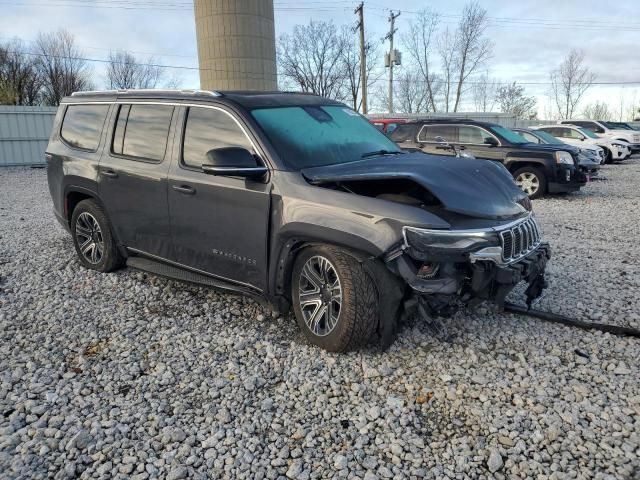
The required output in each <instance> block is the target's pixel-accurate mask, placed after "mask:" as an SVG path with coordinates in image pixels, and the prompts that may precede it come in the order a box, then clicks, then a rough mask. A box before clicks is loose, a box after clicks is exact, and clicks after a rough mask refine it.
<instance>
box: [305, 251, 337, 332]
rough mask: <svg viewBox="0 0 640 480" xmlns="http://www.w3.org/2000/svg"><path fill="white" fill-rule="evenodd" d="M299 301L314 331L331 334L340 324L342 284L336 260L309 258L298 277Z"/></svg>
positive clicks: (319, 257)
mask: <svg viewBox="0 0 640 480" xmlns="http://www.w3.org/2000/svg"><path fill="white" fill-rule="evenodd" d="M298 302H299V303H300V310H301V311H302V316H303V319H304V322H305V323H306V325H307V327H308V328H309V330H311V332H312V333H313V334H314V335H317V336H319V337H324V336H326V335H329V334H330V333H331V332H332V331H333V330H334V329H335V327H336V325H337V324H338V319H339V318H340V310H341V308H342V286H341V285H340V279H339V278H338V274H337V272H336V269H335V267H334V266H333V264H332V263H331V262H330V261H329V260H328V259H326V258H325V257H322V256H314V257H311V258H309V260H307V262H306V263H305V264H304V267H303V268H302V271H301V272H300V278H299V294H298Z"/></svg>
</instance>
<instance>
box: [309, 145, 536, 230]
mask: <svg viewBox="0 0 640 480" xmlns="http://www.w3.org/2000/svg"><path fill="white" fill-rule="evenodd" d="M302 174H303V175H304V177H305V178H306V179H307V180H308V181H309V182H311V183H313V184H322V183H327V182H347V181H367V180H383V179H385V178H388V179H407V180H412V181H414V182H415V183H417V184H419V185H421V186H423V187H424V188H426V189H427V190H428V191H429V192H431V194H432V195H434V196H435V197H436V198H438V200H440V202H441V203H442V204H443V205H444V207H445V208H446V209H447V210H449V211H451V212H455V213H459V214H462V215H468V216H471V217H478V218H491V219H499V218H506V217H513V216H516V215H521V214H522V213H524V212H525V209H524V207H522V206H520V205H519V204H518V203H517V201H518V200H521V199H523V198H524V197H525V196H526V195H525V193H524V192H522V190H520V188H518V186H517V185H516V184H515V182H514V181H513V177H512V176H511V174H510V173H509V172H508V171H507V169H506V168H504V166H503V165H502V164H499V163H497V162H493V161H491V160H477V159H470V158H457V157H449V156H440V155H427V154H424V153H421V152H412V153H405V154H400V155H393V156H392V155H385V156H378V157H371V158H367V159H364V160H359V161H356V162H351V163H341V164H337V165H327V166H323V167H312V168H305V169H303V170H302Z"/></svg>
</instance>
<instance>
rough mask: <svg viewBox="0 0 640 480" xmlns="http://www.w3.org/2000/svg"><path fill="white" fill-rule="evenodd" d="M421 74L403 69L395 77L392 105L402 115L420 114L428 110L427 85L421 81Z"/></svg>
mask: <svg viewBox="0 0 640 480" xmlns="http://www.w3.org/2000/svg"><path fill="white" fill-rule="evenodd" d="M421 80H422V72H417V71H412V70H409V69H404V70H402V72H401V73H400V74H399V75H398V76H397V77H396V82H395V83H396V84H395V88H394V90H393V96H394V103H395V104H396V105H397V107H398V110H399V111H401V112H403V113H420V112H425V111H428V109H429V108H430V102H431V100H430V98H429V92H428V87H427V85H426V84H425V83H424V82H422V81H421Z"/></svg>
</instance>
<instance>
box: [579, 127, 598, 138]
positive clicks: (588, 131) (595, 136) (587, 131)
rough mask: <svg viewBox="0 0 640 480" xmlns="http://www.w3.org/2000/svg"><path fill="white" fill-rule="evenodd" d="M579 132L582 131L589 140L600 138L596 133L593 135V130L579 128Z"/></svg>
mask: <svg viewBox="0 0 640 480" xmlns="http://www.w3.org/2000/svg"><path fill="white" fill-rule="evenodd" d="M578 130H580V131H581V132H582V133H584V134H585V135H586V136H587V137H589V138H600V137H599V136H598V135H596V134H595V133H593V132H592V131H591V130H589V129H588V128H578Z"/></svg>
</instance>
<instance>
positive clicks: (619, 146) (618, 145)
mask: <svg viewBox="0 0 640 480" xmlns="http://www.w3.org/2000/svg"><path fill="white" fill-rule="evenodd" d="M611 145H613V146H614V147H616V148H619V149H622V148H627V146H626V145H624V144H622V143H612V144H611Z"/></svg>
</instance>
